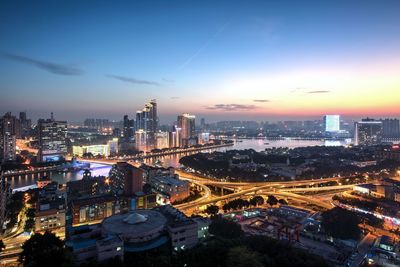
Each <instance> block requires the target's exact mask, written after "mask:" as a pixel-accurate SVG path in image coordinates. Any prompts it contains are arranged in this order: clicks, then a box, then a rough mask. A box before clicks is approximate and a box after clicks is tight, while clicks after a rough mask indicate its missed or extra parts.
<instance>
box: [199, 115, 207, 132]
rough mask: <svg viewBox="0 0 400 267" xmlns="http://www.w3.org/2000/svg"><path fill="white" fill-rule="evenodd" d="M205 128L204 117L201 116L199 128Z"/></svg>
mask: <svg viewBox="0 0 400 267" xmlns="http://www.w3.org/2000/svg"><path fill="white" fill-rule="evenodd" d="M205 128H206V119H204V118H201V120H200V129H202V130H204V129H205Z"/></svg>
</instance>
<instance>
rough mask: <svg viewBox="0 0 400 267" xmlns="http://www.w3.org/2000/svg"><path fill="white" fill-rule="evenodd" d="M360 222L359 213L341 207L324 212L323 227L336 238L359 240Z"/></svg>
mask: <svg viewBox="0 0 400 267" xmlns="http://www.w3.org/2000/svg"><path fill="white" fill-rule="evenodd" d="M359 223H360V218H359V217H358V216H357V214H355V213H354V212H351V211H348V210H345V209H342V208H339V207H335V208H333V209H330V210H327V211H325V212H323V213H322V221H321V226H322V228H323V229H324V230H325V232H326V233H327V234H328V235H330V236H332V237H335V238H340V239H355V240H358V239H359V238H360V235H361V230H360V228H359V227H358V224H359Z"/></svg>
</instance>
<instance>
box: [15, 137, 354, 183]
mask: <svg viewBox="0 0 400 267" xmlns="http://www.w3.org/2000/svg"><path fill="white" fill-rule="evenodd" d="M348 143H349V142H348V141H344V140H343V141H336V140H335V141H332V140H299V139H293V138H285V139H281V140H267V139H241V140H238V141H237V140H236V141H235V142H234V145H233V146H228V147H220V148H216V149H209V150H204V151H203V152H212V151H221V152H224V151H226V150H231V149H239V150H240V149H254V150H255V151H263V150H265V149H266V148H272V147H288V148H296V147H307V146H341V145H346V144H348ZM193 153H197V152H191V153H182V154H175V155H168V156H162V157H157V158H152V159H147V160H146V161H145V163H147V164H154V163H155V162H156V161H161V163H162V165H163V166H164V167H169V166H172V167H178V166H179V159H180V158H181V157H183V156H186V155H191V154H193ZM90 167H91V168H90V170H91V172H92V175H93V176H107V175H108V173H109V171H110V169H111V165H105V164H99V163H91V166H90ZM82 174H83V171H78V172H67V173H62V172H59V173H57V172H55V173H52V174H51V178H52V179H53V180H54V181H57V182H58V183H66V182H68V181H74V180H79V179H82ZM8 182H9V183H10V184H11V187H12V188H20V187H25V186H29V185H32V184H34V183H35V180H34V179H24V178H20V179H11V180H8Z"/></svg>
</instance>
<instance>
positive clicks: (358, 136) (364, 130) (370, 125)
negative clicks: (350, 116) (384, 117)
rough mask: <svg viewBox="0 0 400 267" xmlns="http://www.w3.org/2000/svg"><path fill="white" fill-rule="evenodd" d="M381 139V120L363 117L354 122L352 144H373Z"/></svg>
mask: <svg viewBox="0 0 400 267" xmlns="http://www.w3.org/2000/svg"><path fill="white" fill-rule="evenodd" d="M381 140H382V122H381V121H375V120H372V119H363V120H362V121H359V122H355V123H354V144H355V145H374V144H379V143H380V142H381Z"/></svg>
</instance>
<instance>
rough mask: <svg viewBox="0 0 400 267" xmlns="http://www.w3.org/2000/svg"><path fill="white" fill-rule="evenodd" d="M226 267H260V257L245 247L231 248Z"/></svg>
mask: <svg viewBox="0 0 400 267" xmlns="http://www.w3.org/2000/svg"><path fill="white" fill-rule="evenodd" d="M226 266H235V267H262V266H264V264H262V262H261V257H260V255H259V254H258V253H257V252H254V251H251V250H249V249H248V248H247V247H243V246H240V247H233V248H231V249H230V250H229V252H228V257H227V260H226Z"/></svg>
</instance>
